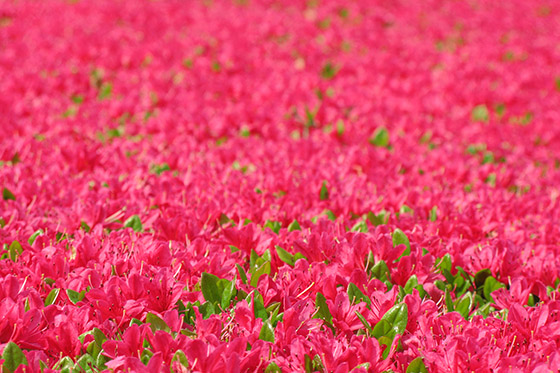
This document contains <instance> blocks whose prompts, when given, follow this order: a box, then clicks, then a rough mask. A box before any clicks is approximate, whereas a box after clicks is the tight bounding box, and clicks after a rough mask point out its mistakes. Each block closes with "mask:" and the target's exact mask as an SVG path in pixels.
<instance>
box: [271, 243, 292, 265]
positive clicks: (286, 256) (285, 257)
mask: <svg viewBox="0 0 560 373" xmlns="http://www.w3.org/2000/svg"><path fill="white" fill-rule="evenodd" d="M276 253H277V254H278V258H280V260H281V261H283V262H284V263H286V264H288V265H291V266H292V267H293V266H294V264H295V263H296V261H295V259H294V256H293V255H292V254H290V253H289V252H287V251H286V250H284V249H283V248H281V247H280V246H278V245H276Z"/></svg>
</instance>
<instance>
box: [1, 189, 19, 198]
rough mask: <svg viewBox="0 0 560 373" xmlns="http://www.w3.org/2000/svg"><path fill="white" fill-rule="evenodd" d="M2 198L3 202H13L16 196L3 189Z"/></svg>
mask: <svg viewBox="0 0 560 373" xmlns="http://www.w3.org/2000/svg"><path fill="white" fill-rule="evenodd" d="M2 198H3V199H4V201H7V200H9V199H11V200H13V201H15V200H16V196H15V195H14V193H12V192H10V190H9V189H8V188H4V190H3V191H2Z"/></svg>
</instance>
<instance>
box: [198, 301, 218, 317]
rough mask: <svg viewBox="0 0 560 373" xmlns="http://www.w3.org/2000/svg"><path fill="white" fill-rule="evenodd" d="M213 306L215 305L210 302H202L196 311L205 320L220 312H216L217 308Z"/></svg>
mask: <svg viewBox="0 0 560 373" xmlns="http://www.w3.org/2000/svg"><path fill="white" fill-rule="evenodd" d="M215 304H216V303H212V302H204V303H203V304H201V305H200V306H198V310H199V312H200V313H201V314H202V317H203V318H204V319H207V318H209V317H210V316H212V315H215V314H217V313H220V312H221V311H220V310H216V308H217V307H216V306H215Z"/></svg>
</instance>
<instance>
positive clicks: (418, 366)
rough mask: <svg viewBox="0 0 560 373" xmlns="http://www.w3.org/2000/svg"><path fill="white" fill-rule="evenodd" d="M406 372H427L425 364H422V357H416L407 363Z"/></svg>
mask: <svg viewBox="0 0 560 373" xmlns="http://www.w3.org/2000/svg"><path fill="white" fill-rule="evenodd" d="M406 373H428V369H426V365H424V361H423V360H422V358H421V357H417V358H416V359H414V360H412V361H411V362H410V364H408V367H407V368H406Z"/></svg>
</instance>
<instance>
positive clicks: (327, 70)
mask: <svg viewBox="0 0 560 373" xmlns="http://www.w3.org/2000/svg"><path fill="white" fill-rule="evenodd" d="M337 73H338V68H337V67H336V66H334V65H333V64H332V63H330V62H327V63H326V64H325V66H323V69H322V70H321V78H323V79H326V80H330V79H332V78H334V77H335V75H336V74H337Z"/></svg>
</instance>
